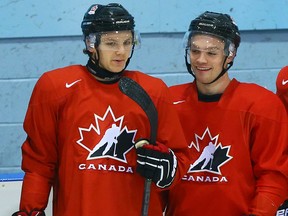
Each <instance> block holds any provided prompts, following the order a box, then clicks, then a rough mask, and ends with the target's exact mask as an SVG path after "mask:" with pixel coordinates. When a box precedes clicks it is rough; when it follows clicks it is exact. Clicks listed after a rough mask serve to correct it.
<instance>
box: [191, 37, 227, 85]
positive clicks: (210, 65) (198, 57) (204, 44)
mask: <svg viewBox="0 0 288 216" xmlns="http://www.w3.org/2000/svg"><path fill="white" fill-rule="evenodd" d="M225 57H226V56H225V52H224V41H222V40H220V39H219V38H216V37H213V36H209V35H194V36H193V37H192V38H191V45H190V63H191V69H192V71H193V73H194V74H195V77H196V80H197V81H198V82H200V83H203V84H208V83H210V82H212V81H213V80H215V78H217V76H218V75H219V74H220V73H221V71H222V69H223V63H224V61H225ZM224 67H227V62H225V64H224Z"/></svg>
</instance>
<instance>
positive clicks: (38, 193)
mask: <svg viewBox="0 0 288 216" xmlns="http://www.w3.org/2000/svg"><path fill="white" fill-rule="evenodd" d="M51 86H52V83H51V82H50V80H49V78H48V77H47V76H46V75H45V74H44V75H43V76H42V77H41V78H40V79H39V81H38V82H37V83H36V85H35V88H34V90H33V93H32V96H31V99H30V102H29V106H28V110H27V113H26V116H25V120H24V129H25V131H26V133H27V139H26V141H25V142H24V143H23V145H22V169H23V171H24V172H25V177H24V180H23V186H22V193H21V201H20V209H21V210H26V211H28V212H30V210H32V209H33V208H38V209H45V208H46V205H47V200H48V197H49V192H50V188H51V185H52V179H53V177H54V175H55V165H56V163H57V151H56V133H55V131H56V118H57V116H56V114H55V113H56V112H55V107H54V106H53V99H52V97H54V96H55V93H52V92H50V89H51ZM48 147H49V148H48ZM32 190H33V192H32Z"/></svg>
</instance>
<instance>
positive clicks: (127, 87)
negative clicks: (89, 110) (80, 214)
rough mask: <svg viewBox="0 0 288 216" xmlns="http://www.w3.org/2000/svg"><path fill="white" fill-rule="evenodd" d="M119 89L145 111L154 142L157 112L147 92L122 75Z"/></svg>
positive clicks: (148, 182)
mask: <svg viewBox="0 0 288 216" xmlns="http://www.w3.org/2000/svg"><path fill="white" fill-rule="evenodd" d="M119 89H120V91H122V92H123V93H124V94H125V95H127V96H128V97H129V98H131V99H132V100H134V101H135V102H136V103H137V104H138V105H139V106H140V107H141V108H142V109H143V111H144V112H145V114H146V115H147V117H148V119H149V124H150V143H152V144H155V143H156V137H157V128H158V112H157V109H156V107H155V105H154V103H153V101H152V99H151V98H150V96H149V95H148V94H147V92H146V91H145V90H144V89H143V88H142V87H141V86H140V85H139V84H138V83H137V82H135V81H134V80H133V79H130V78H128V77H122V78H121V79H120V81H119ZM150 189H151V179H145V185H144V194H143V202H142V214H141V215H142V216H147V215H148V210H149V201H150Z"/></svg>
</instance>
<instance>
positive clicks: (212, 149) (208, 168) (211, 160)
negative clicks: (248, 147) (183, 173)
mask: <svg viewBox="0 0 288 216" xmlns="http://www.w3.org/2000/svg"><path fill="white" fill-rule="evenodd" d="M218 138H219V134H218V135H216V136H212V135H211V133H210V130H209V128H208V127H207V128H206V130H205V131H204V133H203V134H202V136H199V135H197V134H195V142H194V141H192V142H191V144H190V146H189V148H195V149H196V150H197V152H198V154H199V156H198V158H197V159H196V160H195V161H194V162H193V163H192V164H190V168H189V170H188V173H191V172H211V173H215V174H221V169H220V168H221V166H223V165H224V164H225V163H227V162H228V161H229V160H231V159H232V156H230V155H229V151H230V148H231V146H222V143H220V142H218ZM205 143H206V145H205ZM207 143H208V144H207Z"/></svg>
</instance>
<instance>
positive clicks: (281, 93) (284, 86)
mask: <svg viewBox="0 0 288 216" xmlns="http://www.w3.org/2000/svg"><path fill="white" fill-rule="evenodd" d="M276 94H277V95H278V97H279V98H280V99H281V101H282V102H283V104H284V106H285V108H286V111H287V114H288V65H287V66H285V67H283V68H281V70H280V71H279V73H278V76H277V78H276ZM284 215H288V199H287V200H285V202H284V203H283V204H282V205H281V206H280V208H279V209H278V211H277V216H284Z"/></svg>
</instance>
